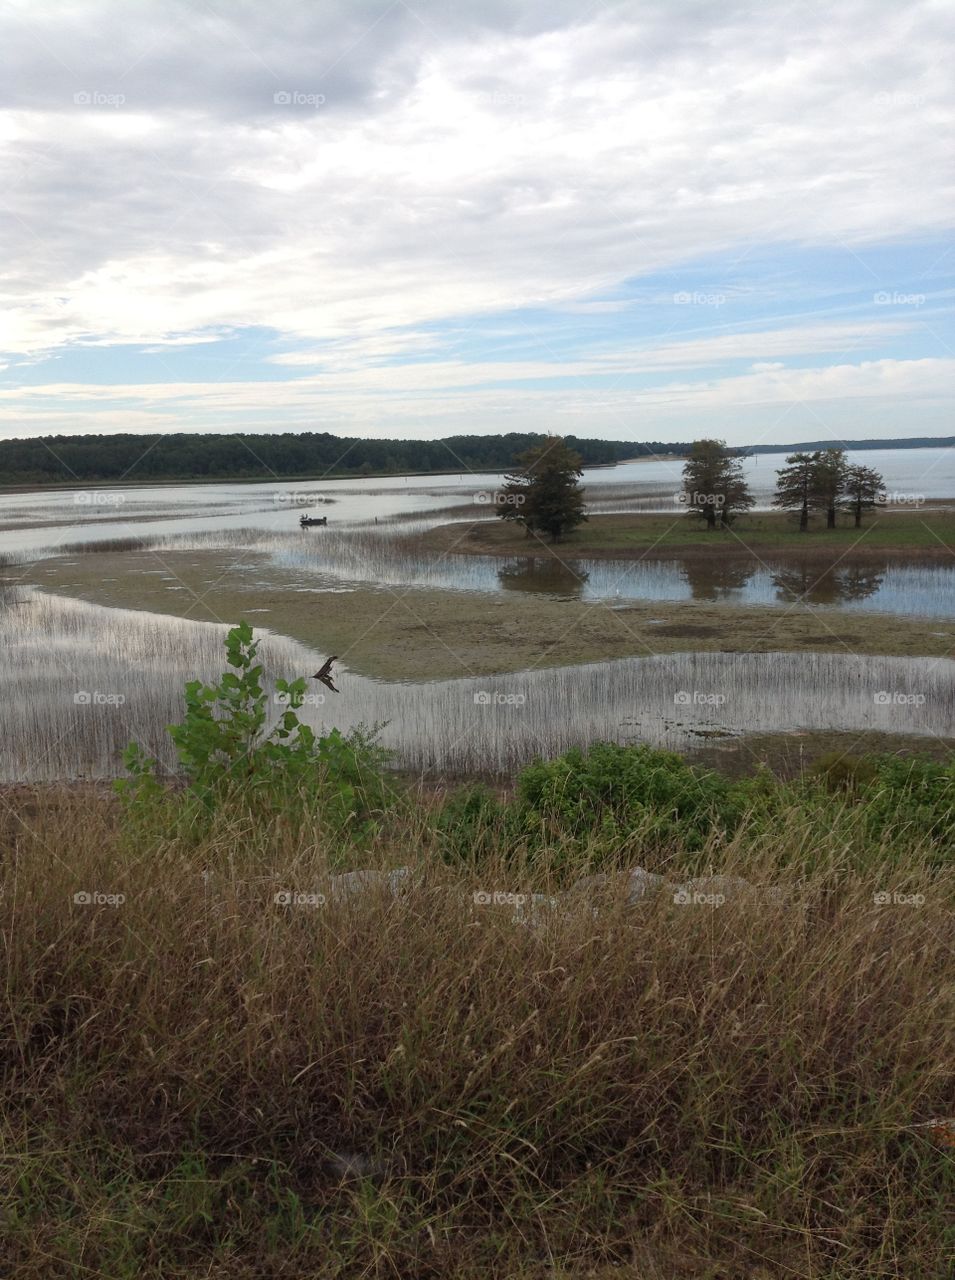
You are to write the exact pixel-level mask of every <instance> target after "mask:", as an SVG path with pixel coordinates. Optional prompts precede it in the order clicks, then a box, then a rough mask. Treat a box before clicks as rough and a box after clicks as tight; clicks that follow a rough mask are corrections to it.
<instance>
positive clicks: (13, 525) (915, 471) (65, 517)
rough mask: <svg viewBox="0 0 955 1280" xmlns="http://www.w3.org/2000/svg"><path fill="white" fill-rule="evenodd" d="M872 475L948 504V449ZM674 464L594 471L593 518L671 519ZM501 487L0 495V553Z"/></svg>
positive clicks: (917, 453) (428, 503)
mask: <svg viewBox="0 0 955 1280" xmlns="http://www.w3.org/2000/svg"><path fill="white" fill-rule="evenodd" d="M848 456H849V459H850V461H860V462H862V463H864V464H865V465H866V466H869V467H874V468H875V469H876V470H877V471H880V472H881V473H882V474H883V476H884V477H885V481H886V484H887V486H888V488H889V490H890V491H891V492H892V493H895V494H898V495H902V496H903V498H911V497H924V498H926V499H933V498H955V449H883V450H872V451H866V452H860V453H850V454H849V455H848ZM783 461H784V459H783V455H782V454H772V455H763V456H761V457H758V458H748V459H746V462H745V470H746V474H747V477H748V479H749V483H750V486H751V488H752V491H753V494H754V496H755V497H756V498H757V500H758V502H759V505H760V506H762V507H766V506H768V504H769V500H770V498H771V496H772V493H773V488H774V485H775V480H776V475H775V473H776V469H777V468H778V467H781V466H782V465H783ZM682 467H683V464H682V462H681V461H680V460H679V459H672V460H669V459H668V460H659V461H658V460H651V461H649V462H633V463H625V464H623V465H622V466H618V467H612V468H595V469H591V470H589V471H587V472H586V473H585V475H584V483H585V485H586V486H587V489H588V501H589V503H590V505H591V508H592V509H593V510H598V511H614V510H618V511H619V510H646V511H679V510H681V507H680V505H679V503H677V502H676V501H675V495H676V494H677V493H678V492H679V491H680V488H681V481H680V477H681V472H682ZM500 483H501V476H500V474H499V473H471V472H464V473H462V474H459V475H446V476H395V477H390V478H384V479H369V480H355V479H349V480H314V481H303V482H295V481H292V482H287V483H280V482H270V483H266V484H236V483H233V482H222V483H215V484H189V485H162V486H155V487H151V488H123V487H122V486H115V487H113V488H109V489H61V490H57V491H56V492H52V491H49V490H45V491H39V492H33V493H12V494H10V493H8V494H0V553H3V552H10V553H22V552H31V551H37V550H42V549H46V548H57V547H59V546H62V545H64V544H65V543H70V542H76V541H81V540H82V541H93V540H100V539H108V538H117V537H124V536H125V537H129V536H131V535H139V534H143V533H147V534H149V535H164V534H173V533H183V534H185V533H199V532H201V531H203V530H210V531H216V530H228V529H233V530H234V529H245V528H254V529H257V530H260V531H262V532H275V533H279V532H282V531H288V530H292V529H294V528H295V527H296V526H297V523H298V518H299V515H300V514H301V512H302V511H303V510H309V509H310V508H311V505H312V504H314V505H315V512H316V514H320V515H327V516H328V517H329V523H330V524H333V523H334V524H342V523H346V524H353V523H357V524H373V523H374V521H375V519H376V518H377V519H378V520H385V519H389V518H392V517H396V516H398V517H400V516H405V515H409V514H410V513H412V512H425V513H427V512H435V513H438V512H441V513H442V514H440V515H438V514H435V516H434V520H435V521H438V522H441V521H444V520H446V519H448V515H447V513H446V511H445V509H446V508H448V507H454V506H460V507H466V506H469V505H472V504H473V503H474V502H475V501H478V502H480V501H482V495H486V494H488V493H489V492H492V491H493V490H494V489H495V488H497V487H498V486H499V485H500Z"/></svg>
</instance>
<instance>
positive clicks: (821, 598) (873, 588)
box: [773, 562, 889, 604]
mask: <svg viewBox="0 0 955 1280" xmlns="http://www.w3.org/2000/svg"><path fill="white" fill-rule="evenodd" d="M888 568H889V566H888V563H887V562H884V563H882V564H881V565H878V566H877V565H869V564H846V565H837V566H835V567H833V568H828V569H820V568H819V566H818V565H808V564H796V565H786V566H785V567H779V568H776V569H774V571H773V585H774V586H775V587H776V590H777V593H778V596H779V599H780V600H782V601H783V602H785V603H787V604H788V603H791V602H792V601H794V600H805V601H806V602H808V603H809V604H844V603H846V602H849V601H853V600H865V599H867V598H868V597H869V596H872V595H875V593H876V592H877V591H879V590H880V589H881V587H882V585H883V582H884V581H885V575H886V572H887V571H888Z"/></svg>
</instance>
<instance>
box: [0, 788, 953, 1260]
mask: <svg viewBox="0 0 955 1280" xmlns="http://www.w3.org/2000/svg"><path fill="white" fill-rule="evenodd" d="M3 804H4V807H5V808H6V809H7V810H8V813H7V824H6V834H5V836H4V846H3V864H2V889H3V895H2V898H0V919H2V938H3V945H4V950H5V990H4V997H5V998H4V1006H3V1015H2V1016H3V1051H2V1052H3V1058H2V1061H3V1077H2V1081H3V1093H2V1101H3V1107H2V1134H3V1146H2V1152H3V1160H2V1162H0V1168H2V1178H3V1197H4V1200H5V1221H6V1229H5V1232H4V1237H3V1242H2V1244H0V1250H2V1253H0V1271H3V1273H4V1274H8V1275H16V1276H18V1277H27V1278H32V1277H37V1278H39V1277H43V1280H51V1278H56V1277H74V1276H96V1277H109V1278H110V1280H124V1278H125V1277H134V1276H135V1277H162V1278H163V1280H175V1278H177V1277H187V1276H188V1277H198V1276H203V1277H210V1276H215V1277H230V1278H232V1277H252V1276H255V1277H268V1276H289V1277H292V1276H294V1277H300V1276H322V1277H326V1276H327V1277H345V1276H348V1277H352V1276H354V1277H358V1276H362V1277H365V1276H368V1277H372V1276H374V1277H386V1276H387V1277H401V1278H405V1277H421V1278H424V1277H429V1278H430V1277H434V1278H435V1280H437V1278H438V1277H440V1278H441V1280H445V1278H448V1277H453V1278H456V1280H464V1278H465V1277H468V1278H472V1277H473V1278H474V1280H476V1278H477V1277H479V1276H480V1277H488V1276H501V1277H504V1276H508V1277H510V1276H513V1277H528V1278H530V1277H543V1276H551V1277H554V1276H559V1277H571V1276H573V1277H578V1276H585V1275H591V1276H604V1275H611V1274H614V1275H621V1274H624V1275H633V1276H641V1277H650V1278H654V1277H659V1278H660V1280H662V1278H663V1277H668V1278H670V1280H674V1278H676V1280H679V1278H681V1277H687V1278H688V1277H708V1278H709V1280H717V1278H721V1280H737V1278H739V1280H742V1278H744V1277H749V1278H752V1280H757V1278H762V1280H766V1278H767V1277H790V1278H792V1277H802V1278H805V1280H809V1278H812V1280H821V1278H822V1277H826V1278H828V1280H863V1277H864V1278H865V1280H876V1278H885V1280H887V1278H888V1277H893V1278H894V1280H900V1278H901V1277H906V1278H912V1277H916V1276H917V1277H919V1278H920V1280H941V1277H942V1276H943V1275H947V1274H948V1272H947V1270H946V1265H947V1263H946V1257H947V1248H948V1249H950V1247H951V1237H950V1236H949V1238H948V1240H947V1241H946V1237H945V1231H946V1210H945V1195H946V1189H948V1190H949V1191H950V1189H951V1187H952V1162H951V1155H950V1154H946V1153H945V1152H944V1151H943V1150H940V1149H938V1147H937V1146H935V1145H933V1143H932V1142H931V1141H930V1140H929V1136H928V1135H930V1134H931V1132H932V1131H931V1130H930V1129H927V1128H925V1127H920V1126H924V1125H925V1124H926V1122H928V1121H930V1120H932V1119H935V1118H937V1117H939V1116H942V1115H948V1114H950V1113H951V1111H952V1085H953V1063H955V1052H953V1049H955V1045H953V1025H955V1021H953V1017H952V1014H953V1008H952V1003H953V1002H952V982H951V979H952V949H951V936H952V935H951V911H950V908H951V905H952V887H953V886H952V878H951V874H950V873H943V872H939V871H937V870H936V871H934V872H932V871H930V870H929V869H928V868H929V865H930V857H935V858H936V860H937V850H936V851H932V850H930V849H928V848H921V847H920V846H919V845H918V844H917V843H913V842H909V845H908V846H907V848H906V856H905V860H904V866H905V870H904V872H900V873H897V876H898V878H897V880H896V882H895V883H893V882H892V881H891V880H886V881H885V882H883V877H882V875H881V874H880V873H877V872H875V871H873V872H872V873H871V874H867V875H865V874H860V873H859V872H857V871H853V870H851V869H850V865H849V863H848V861H847V860H843V858H842V855H841V852H840V849H839V848H838V847H836V842H835V841H834V840H833V839H832V838H831V836H829V835H828V833H827V832H826V831H825V830H824V829H822V828H821V825H819V824H817V825H815V826H814V825H813V824H812V822H811V821H810V820H809V818H808V817H807V816H806V815H805V814H803V815H800V814H799V813H793V814H792V815H791V820H789V821H786V822H785V823H781V824H780V825H779V828H778V830H776V831H757V830H752V829H750V830H749V831H748V832H744V833H743V834H741V835H739V836H738V837H736V838H735V839H734V841H733V842H731V843H730V844H729V846H728V847H719V846H717V845H715V844H714V845H713V847H712V848H711V849H710V850H708V851H707V853H706V854H705V855H704V858H709V859H710V860H711V861H712V862H713V864H714V866H715V867H716V868H717V869H718V870H720V871H723V872H727V873H731V874H742V875H745V876H746V877H747V878H748V879H750V880H751V881H753V882H754V883H770V882H772V883H774V884H776V885H778V886H780V887H781V888H782V889H783V893H782V895H781V897H780V900H779V901H778V902H775V903H772V902H768V901H763V900H760V901H758V902H757V901H755V900H741V901H732V900H731V901H729V902H727V903H725V904H724V905H722V906H720V907H719V908H714V907H707V906H677V905H675V904H674V903H673V902H672V899H671V898H669V897H663V898H661V899H658V900H655V901H653V902H651V903H647V904H644V906H642V907H641V908H639V909H637V910H636V911H631V912H630V913H629V914H628V913H626V912H625V911H623V910H622V909H620V908H618V907H614V906H613V905H611V904H605V909H604V910H603V911H601V913H600V914H599V915H598V916H597V917H594V915H593V913H592V912H590V911H589V910H588V909H586V907H582V908H581V909H576V910H571V911H568V912H566V913H563V914H561V915H559V916H558V917H556V918H555V919H553V920H552V921H551V922H549V923H545V924H543V925H542V926H541V927H540V928H536V929H531V928H527V927H522V926H520V925H517V924H515V923H514V922H513V921H512V918H511V912H510V910H508V909H506V908H488V907H483V908H482V907H475V906H474V905H473V903H472V901H471V895H472V892H473V891H474V890H475V889H484V890H488V891H493V890H497V889H501V890H509V891H524V890H529V889H535V890H543V891H548V890H551V889H554V888H557V887H560V885H561V884H562V883H566V880H567V879H568V878H571V873H570V872H569V870H568V869H567V868H566V867H564V866H563V863H562V858H563V856H564V853H565V851H561V850H560V849H554V850H551V851H550V852H549V853H548V855H547V856H545V857H538V859H537V860H536V861H534V862H532V861H530V860H529V859H523V860H522V859H521V858H520V857H519V856H517V857H512V860H511V862H510V864H509V865H505V864H504V862H503V859H501V858H497V857H491V858H490V859H487V860H485V862H484V863H483V864H482V865H478V866H477V867H475V868H473V869H472V870H464V869H462V868H460V867H453V866H448V865H446V864H445V863H443V862H442V861H441V860H440V859H439V858H438V857H437V856H436V853H435V837H434V833H433V826H432V823H431V821H430V819H429V814H428V811H427V805H426V804H425V803H424V802H416V803H413V804H411V805H408V806H404V807H402V806H399V807H398V808H396V811H395V813H394V814H393V815H392V816H391V818H390V819H389V820H388V822H387V823H386V826H385V830H384V832H383V834H382V835H381V836H380V837H378V838H376V840H375V841H374V843H373V844H372V846H371V847H370V848H368V849H367V850H365V851H364V853H363V854H362V855H361V858H360V860H361V864H362V865H367V866H382V867H385V866H394V865H397V864H408V865H411V866H413V867H414V868H415V870H416V872H417V880H416V883H415V885H414V887H413V888H412V889H410V890H409V892H408V894H407V896H406V897H404V898H403V899H401V900H400V901H398V902H392V901H391V900H390V899H385V898H372V899H369V900H364V901H362V902H360V903H357V904H356V903H344V904H336V903H329V904H327V905H326V906H324V907H308V906H301V907H292V908H289V907H280V906H276V905H275V902H274V894H275V892H276V891H277V890H279V889H292V890H295V891H299V892H316V891H320V890H321V888H322V886H323V885H324V884H325V883H326V876H327V873H328V871H329V869H330V851H331V850H332V849H335V848H338V847H340V846H339V844H338V843H337V842H336V841H335V840H334V839H333V838H332V836H331V835H330V833H328V832H326V831H323V830H322V829H321V828H320V827H309V828H307V829H305V830H302V831H298V832H296V831H293V830H291V829H290V828H289V826H288V824H287V822H286V821H285V820H284V819H283V817H282V816H281V815H277V816H276V817H275V819H274V821H273V822H272V823H271V824H268V825H265V826H262V825H253V824H252V823H251V822H249V821H248V820H247V819H244V818H242V817H241V816H239V815H233V816H232V817H229V818H224V819H223V820H222V821H221V822H220V824H219V826H218V828H217V829H215V830H214V831H213V832H212V833H211V834H210V835H208V836H206V837H204V838H203V839H202V840H197V841H193V842H186V841H178V842H174V841H172V840H168V839H159V840H155V841H152V842H147V843H145V844H141V845H133V844H131V843H130V841H129V840H128V838H124V837H123V835H122V833H121V831H120V828H119V824H118V819H117V814H116V810H115V807H114V805H113V804H112V803H111V802H110V801H109V800H108V799H106V798H104V797H103V795H102V794H97V793H95V792H88V791H77V792H68V791H60V792H51V791H48V790H38V791H36V792H32V793H31V792H29V791H26V790H24V791H21V792H17V793H13V794H10V795H8V796H7V797H5V798H4V800H3ZM11 809H12V812H9V810H11ZM893 838H894V837H893V833H887V835H886V839H887V840H888V841H889V842H890V843H891V841H892V839H893ZM827 840H828V843H827ZM629 843H630V847H629V849H628V851H627V860H628V861H630V862H632V861H635V860H639V861H642V862H643V864H644V865H645V866H648V867H649V868H650V869H653V868H654V866H655V865H656V866H657V867H660V866H661V865H663V863H664V862H665V869H666V870H667V872H668V874H669V875H670V876H671V878H673V877H674V875H675V873H676V872H677V871H678V869H679V867H680V865H681V857H682V855H681V852H680V850H678V849H671V850H668V851H660V850H654V849H653V848H650V847H647V848H645V849H641V848H640V847H639V846H640V837H639V833H635V835H634V837H633V839H632V840H631V841H630V842H629ZM593 852H594V854H595V855H597V854H599V855H600V856H601V857H603V858H607V857H612V856H613V853H614V850H613V849H611V848H605V849H602V850H600V849H596V848H595V849H594V851H593ZM794 854H797V855H798V857H797V858H796V861H795V862H794V863H793V865H792V869H791V870H789V871H787V872H786V873H783V872H782V871H780V870H779V867H780V866H781V865H782V863H783V862H784V861H786V860H787V859H790V860H791V859H792V858H793V855H794ZM337 856H339V857H340V856H341V855H337ZM696 856H697V857H698V855H696ZM355 860H357V855H355ZM585 861H586V860H585ZM686 865H687V866H688V865H689V864H688V863H687V864H686ZM813 867H815V868H816V869H815V870H813V869H812V868H813ZM578 869H579V870H582V871H586V870H589V869H590V868H589V866H587V865H581V866H580V867H579V868H578ZM800 875H802V876H803V877H804V878H803V879H802V881H801V882H800V879H799V876H800ZM560 876H563V881H562V880H561V879H560V878H559V877H560ZM893 889H897V890H898V891H899V892H904V893H906V894H921V895H923V897H924V902H923V903H922V905H920V906H916V905H890V906H877V905H876V904H874V902H873V894H874V892H877V891H880V890H887V891H891V890H893ZM83 890H86V891H90V892H99V893H102V894H123V895H125V901H124V902H122V903H121V904H119V905H109V904H105V903H104V904H102V905H93V904H90V905H80V904H76V903H75V902H74V900H73V895H74V894H75V893H76V892H78V891H83Z"/></svg>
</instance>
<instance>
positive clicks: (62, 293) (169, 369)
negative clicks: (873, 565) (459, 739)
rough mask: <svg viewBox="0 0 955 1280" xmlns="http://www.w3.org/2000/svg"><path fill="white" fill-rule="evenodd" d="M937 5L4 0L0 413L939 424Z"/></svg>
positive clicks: (295, 424) (725, 0)
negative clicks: (24, 0)
mask: <svg viewBox="0 0 955 1280" xmlns="http://www.w3.org/2000/svg"><path fill="white" fill-rule="evenodd" d="M953 28H955V6H953V5H952V3H950V0H910V2H906V3H899V0H841V2H840V3H839V4H837V5H833V4H827V3H822V0H819V2H818V3H803V2H802V0H778V2H777V0H758V2H757V3H752V4H743V3H735V2H734V0H659V2H658V0H628V2H622V3H614V2H613V0H598V2H597V3H595V4H590V3H588V0H577V2H575V3H568V2H567V0H411V2H408V0H310V2H307V0H298V2H297V3H286V2H285V0H270V3H268V4H265V3H262V2H261V0H213V3H206V2H205V0H161V2H159V0H157V2H155V3H153V2H152V0H116V2H113V3H110V2H104V3H100V2H99V0H79V2H76V3H66V2H64V3H60V2H58V0H39V2H38V0H29V2H23V0H12V2H11V0H0V50H2V53H0V58H2V63H3V66H2V77H0V85H2V95H3V97H2V108H3V109H2V114H0V139H2V146H0V158H2V175H0V218H2V221H3V244H4V252H3V256H2V260H0V292H2V303H3V305H2V310H0V363H2V365H3V368H2V372H0V434H2V435H4V436H27V435H40V434H51V433H81V432H91V431H95V432H114V431H134V432H150V431H208V430H215V431H230V430H246V431H252V430H255V431H259V430H276V431H282V430H327V431H332V432H335V433H337V434H350V435H368V436H439V435H447V434H455V433H461V432H487V431H515V430H556V431H558V432H561V433H565V432H575V433H578V434H581V435H590V436H605V437H611V438H618V439H626V440H685V439H689V438H693V437H694V436H698V435H701V434H711V435H712V434H716V435H722V436H724V437H725V438H726V439H728V440H729V441H730V442H732V443H747V442H755V441H757V440H764V441H773V440H776V441H793V440H800V439H818V438H821V437H827V438H828V437H833V438H842V439H853V438H860V437H863V436H889V435H892V436H914V435H942V434H951V433H952V432H953V430H955V417H953V414H952V401H953V395H952V392H953V387H955V337H953V326H952V312H953V282H955V257H953V254H952V252H951V245H952V240H951V231H952V221H953V210H955V200H953V185H955V184H953V182H952V168H953V160H955V150H953V148H952V131H951V126H952V120H953V116H952V105H953V99H955V82H953V79H952V76H951V67H952V62H953V57H952V53H953V43H955V42H953V38H952V37H953Z"/></svg>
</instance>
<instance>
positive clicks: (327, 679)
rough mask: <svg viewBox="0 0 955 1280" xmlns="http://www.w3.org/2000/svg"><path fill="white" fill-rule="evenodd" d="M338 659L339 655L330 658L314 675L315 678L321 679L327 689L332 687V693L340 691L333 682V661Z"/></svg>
mask: <svg viewBox="0 0 955 1280" xmlns="http://www.w3.org/2000/svg"><path fill="white" fill-rule="evenodd" d="M337 661H338V658H337V657H333V658H329V659H328V660H327V661H326V663H325V665H324V666H323V667H322V669H321V671H316V672H315V674H314V675H313V676H312V679H313V680H319V681H320V682H321V683H322V684H323V685H324V686H325V688H326V689H331V691H332V693H338V692H339V690H338V689H336V688H335V686H334V685H333V684H332V663H333V662H337Z"/></svg>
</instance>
